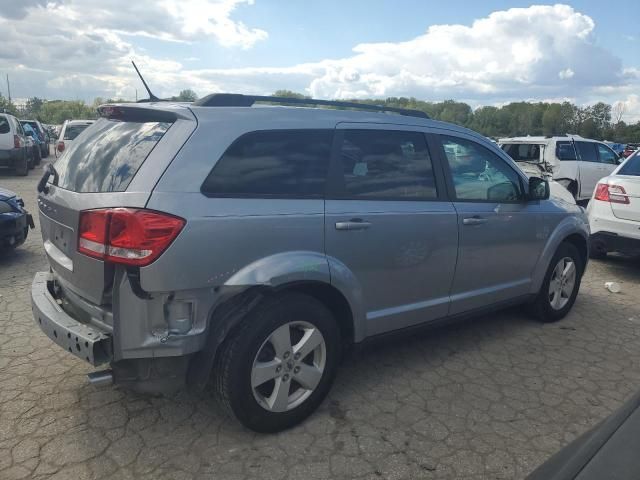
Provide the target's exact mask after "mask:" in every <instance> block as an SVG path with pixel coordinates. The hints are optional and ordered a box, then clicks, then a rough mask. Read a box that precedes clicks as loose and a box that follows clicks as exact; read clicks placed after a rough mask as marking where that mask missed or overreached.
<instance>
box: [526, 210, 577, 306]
mask: <svg viewBox="0 0 640 480" xmlns="http://www.w3.org/2000/svg"><path fill="white" fill-rule="evenodd" d="M588 239H589V227H588V224H585V223H584V222H583V221H582V220H581V219H580V218H579V217H578V216H571V217H567V218H565V219H564V220H563V221H562V222H560V224H559V225H558V226H557V227H556V229H555V230H554V231H553V232H552V233H551V235H550V236H549V238H548V240H547V243H546V244H545V246H544V248H543V250H542V253H541V254H540V257H539V258H538V262H537V264H536V267H535V269H534V272H533V276H532V282H531V293H532V294H537V293H538V291H539V290H540V287H541V286H542V282H543V281H544V277H545V275H546V273H547V269H548V268H549V263H550V262H551V259H552V258H553V255H554V254H555V252H556V250H557V249H558V247H559V246H560V244H561V243H563V242H569V243H571V244H572V245H574V246H575V247H576V248H577V249H578V252H580V257H581V258H582V260H583V262H582V271H583V272H584V269H585V268H586V266H587V262H588V259H589V244H588Z"/></svg>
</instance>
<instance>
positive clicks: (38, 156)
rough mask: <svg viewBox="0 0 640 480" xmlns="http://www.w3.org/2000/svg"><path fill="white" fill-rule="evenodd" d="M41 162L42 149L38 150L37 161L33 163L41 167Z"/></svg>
mask: <svg viewBox="0 0 640 480" xmlns="http://www.w3.org/2000/svg"><path fill="white" fill-rule="evenodd" d="M41 161H42V152H41V151H40V148H36V154H35V161H34V162H33V163H34V164H35V165H40V162H41Z"/></svg>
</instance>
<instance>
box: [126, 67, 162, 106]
mask: <svg viewBox="0 0 640 480" xmlns="http://www.w3.org/2000/svg"><path fill="white" fill-rule="evenodd" d="M131 63H132V64H133V68H135V69H136V73H137V74H138V76H139V77H140V80H142V84H143V85H144V88H146V89H147V92H149V99H148V100H140V101H141V102H161V101H162V100H160V99H159V98H158V97H156V96H155V95H154V94H153V93H151V89H150V88H149V85H147V82H145V81H144V78H143V77H142V74H141V73H140V70H138V67H136V62H134V61H133V60H131ZM136 92H137V90H136ZM136 96H137V94H136Z"/></svg>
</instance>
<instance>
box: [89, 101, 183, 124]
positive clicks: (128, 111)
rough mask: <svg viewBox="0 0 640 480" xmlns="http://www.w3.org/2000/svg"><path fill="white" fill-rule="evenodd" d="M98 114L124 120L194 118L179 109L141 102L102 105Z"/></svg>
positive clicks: (153, 120)
mask: <svg viewBox="0 0 640 480" xmlns="http://www.w3.org/2000/svg"><path fill="white" fill-rule="evenodd" d="M98 115H100V117H102V118H108V119H110V120H122V121H124V122H169V123H173V122H175V121H176V120H178V119H180V118H184V119H192V118H193V117H192V116H191V115H183V114H181V112H179V111H177V109H171V110H167V109H161V108H145V107H142V106H140V105H139V104H132V105H131V106H127V105H100V106H99V107H98Z"/></svg>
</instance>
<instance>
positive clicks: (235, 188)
mask: <svg viewBox="0 0 640 480" xmlns="http://www.w3.org/2000/svg"><path fill="white" fill-rule="evenodd" d="M332 137H333V130H272V131H258V132H251V133H247V134H246V135H244V136H242V137H240V138H239V139H238V140H236V142H235V143H234V144H233V145H231V146H230V147H229V149H228V150H227V151H226V152H225V153H224V155H223V156H222V158H221V159H220V160H219V161H218V163H217V164H216V165H215V167H214V168H213V170H212V171H211V173H210V174H209V176H208V177H207V179H206V180H205V181H204V184H203V185H202V192H203V193H204V194H206V195H209V196H227V197H232V196H253V197H262V196H264V197H310V196H311V197H314V196H321V195H322V194H323V193H324V186H325V180H326V177H327V171H328V168H329V156H330V154H331V140H332Z"/></svg>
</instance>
